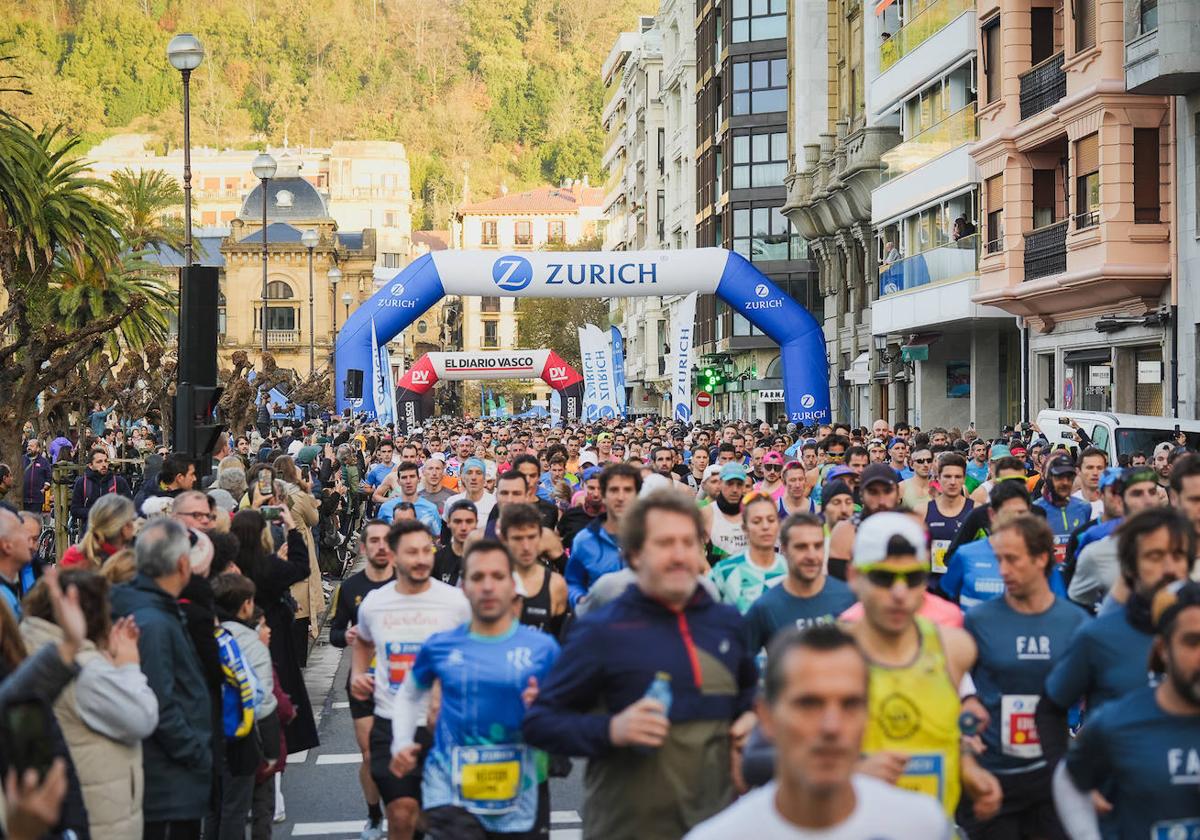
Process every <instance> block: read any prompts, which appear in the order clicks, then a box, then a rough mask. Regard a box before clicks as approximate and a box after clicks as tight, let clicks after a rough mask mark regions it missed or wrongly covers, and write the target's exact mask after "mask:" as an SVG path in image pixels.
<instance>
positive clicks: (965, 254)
mask: <svg viewBox="0 0 1200 840" xmlns="http://www.w3.org/2000/svg"><path fill="white" fill-rule="evenodd" d="M978 268H979V234H976V233H973V234H971V235H970V236H964V237H962V238H961V239H959V240H957V241H955V242H951V243H949V244H947V245H942V246H941V247H938V248H930V249H929V250H928V251H922V252H921V253H919V254H913V255H912V256H911V257H905V258H904V259H902V260H897V261H896V262H893V263H888V264H886V265H881V266H880V267H879V296H880V297H883V296H884V295H894V294H896V293H897V292H903V291H905V290H907V289H915V288H917V287H918V286H926V285H928V284H930V283H940V282H942V281H945V280H955V279H958V278H960V277H970V276H971V275H973V274H974V273H975V272H976V271H977V270H978Z"/></svg>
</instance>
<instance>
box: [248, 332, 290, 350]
mask: <svg viewBox="0 0 1200 840" xmlns="http://www.w3.org/2000/svg"><path fill="white" fill-rule="evenodd" d="M254 341H255V343H256V344H257V343H260V342H261V341H262V330H255V331H254ZM299 343H300V330H267V346H268V347H286V346H289V345H294V344H299Z"/></svg>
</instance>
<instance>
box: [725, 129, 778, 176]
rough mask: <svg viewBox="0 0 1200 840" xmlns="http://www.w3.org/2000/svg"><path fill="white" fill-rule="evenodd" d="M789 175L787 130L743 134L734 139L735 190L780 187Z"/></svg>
mask: <svg viewBox="0 0 1200 840" xmlns="http://www.w3.org/2000/svg"><path fill="white" fill-rule="evenodd" d="M785 175H787V133H786V132H782V131H780V132H774V133H771V134H743V135H739V136H736V137H734V138H733V183H732V185H731V186H732V188H733V189H735V190H744V189H747V188H748V187H777V186H779V185H780V184H782V183H783V178H784V176H785Z"/></svg>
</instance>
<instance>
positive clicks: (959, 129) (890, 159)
mask: <svg viewBox="0 0 1200 840" xmlns="http://www.w3.org/2000/svg"><path fill="white" fill-rule="evenodd" d="M978 139H979V131H978V129H977V127H976V124H975V103H974V102H972V103H971V104H970V105H968V106H967V107H965V108H963V109H961V110H958V111H955V112H954V113H953V114H951V115H950V116H948V117H946V118H945V119H943V120H942V121H941V122H939V123H935V124H934V125H931V126H930V127H929V128H927V129H925V130H924V131H922V132H920V133H919V134H915V135H913V136H912V137H910V138H909V139H907V140H905V141H904V142H903V143H901V144H900V145H899V146H896V147H894V148H892V149H890V150H888V151H887V152H884V154H883V155H882V156H881V157H880V160H881V161H882V162H883V164H884V167H885V168H884V170H883V176H882V178H881V179H880V181H881V182H882V183H885V184H886V183H887V182H888V181H890V180H892V179H893V178H899V177H900V176H901V175H907V174H908V173H909V172H912V171H913V170H914V169H919V168H920V167H922V166H924V165H925V164H927V163H929V161H931V160H933V159H934V158H936V157H941V156H942V155H944V154H945V153H946V152H948V151H950V150H951V149H955V148H957V147H959V146H961V145H963V144H964V143H970V142H972V141H974V140H978Z"/></svg>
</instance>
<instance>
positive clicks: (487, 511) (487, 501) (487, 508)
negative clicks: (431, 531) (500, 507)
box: [442, 490, 496, 527]
mask: <svg viewBox="0 0 1200 840" xmlns="http://www.w3.org/2000/svg"><path fill="white" fill-rule="evenodd" d="M466 498H467V494H466V493H455V494H454V495H453V496H451V497H450V498H449V499H447V500H446V504H445V505H444V506H443V507H442V510H450V506H451V505H452V504H454V503H455V502H457V501H461V500H462V499H466ZM468 501H469V499H468ZM495 506H496V497H495V496H493V495H492V494H491V493H489V492H487V491H486V490H484V491H483V495H482V496H480V497H479V501H478V502H475V510H476V511H477V512H478V513H479V525H480V527H483V524H484V523H485V522H487V521H488V517H489V516H491V515H492V508H494V507H495Z"/></svg>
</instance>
